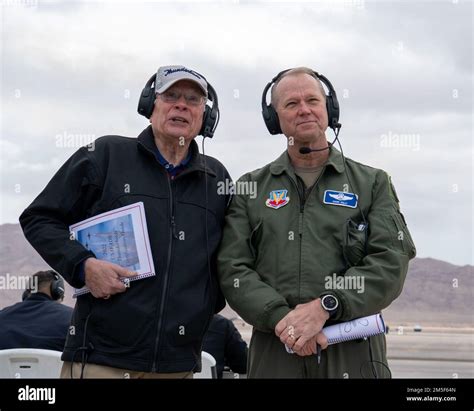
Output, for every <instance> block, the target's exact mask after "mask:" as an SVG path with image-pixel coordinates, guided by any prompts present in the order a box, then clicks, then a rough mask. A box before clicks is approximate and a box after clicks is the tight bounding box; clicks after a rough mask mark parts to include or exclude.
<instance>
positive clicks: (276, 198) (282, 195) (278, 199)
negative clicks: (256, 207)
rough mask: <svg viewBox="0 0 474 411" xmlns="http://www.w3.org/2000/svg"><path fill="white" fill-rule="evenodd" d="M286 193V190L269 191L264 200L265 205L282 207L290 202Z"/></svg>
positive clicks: (276, 208) (275, 207) (276, 207)
mask: <svg viewBox="0 0 474 411" xmlns="http://www.w3.org/2000/svg"><path fill="white" fill-rule="evenodd" d="M287 194H288V190H273V191H270V196H269V197H268V198H267V200H266V201H265V205H266V206H267V207H270V208H274V209H275V210H278V209H279V208H280V207H283V206H285V205H287V204H288V203H289V202H290V197H288V196H287Z"/></svg>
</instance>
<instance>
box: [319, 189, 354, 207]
mask: <svg viewBox="0 0 474 411" xmlns="http://www.w3.org/2000/svg"><path fill="white" fill-rule="evenodd" d="M323 202H324V204H330V205H336V206H342V207H350V208H356V207H357V194H354V193H346V192H345V191H334V190H326V191H325V192H324V199H323Z"/></svg>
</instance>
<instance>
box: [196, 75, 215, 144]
mask: <svg viewBox="0 0 474 411" xmlns="http://www.w3.org/2000/svg"><path fill="white" fill-rule="evenodd" d="M207 95H208V99H209V100H210V101H212V107H211V106H209V105H207V104H206V108H205V109H204V114H203V116H202V126H201V130H200V131H199V135H201V136H203V137H209V138H212V137H213V136H214V131H215V129H216V127H217V123H218V120H219V101H218V99H217V93H216V91H215V90H214V87H212V86H211V84H210V83H207Z"/></svg>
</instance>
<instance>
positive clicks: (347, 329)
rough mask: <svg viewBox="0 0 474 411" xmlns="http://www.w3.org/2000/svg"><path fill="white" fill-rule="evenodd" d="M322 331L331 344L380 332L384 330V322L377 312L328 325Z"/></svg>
mask: <svg viewBox="0 0 474 411" xmlns="http://www.w3.org/2000/svg"><path fill="white" fill-rule="evenodd" d="M322 331H323V333H324V335H325V336H326V338H327V339H328V344H329V345H331V344H336V343H339V342H343V341H349V340H358V339H360V338H365V337H370V336H372V335H377V334H382V333H384V332H385V324H384V322H383V319H382V315H381V314H380V313H379V314H374V315H370V316H368V317H362V318H357V319H355V320H352V321H347V322H344V323H340V324H335V325H330V326H329V327H324V328H323V330H322Z"/></svg>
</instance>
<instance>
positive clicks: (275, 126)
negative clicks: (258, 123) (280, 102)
mask: <svg viewBox="0 0 474 411" xmlns="http://www.w3.org/2000/svg"><path fill="white" fill-rule="evenodd" d="M262 115H263V121H264V122H265V125H266V126H267V129H268V131H269V132H270V134H281V133H282V131H281V127H280V119H279V118H278V113H277V112H276V110H275V109H274V108H273V106H272V105H271V104H268V105H267V104H266V103H265V105H264V106H262Z"/></svg>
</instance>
